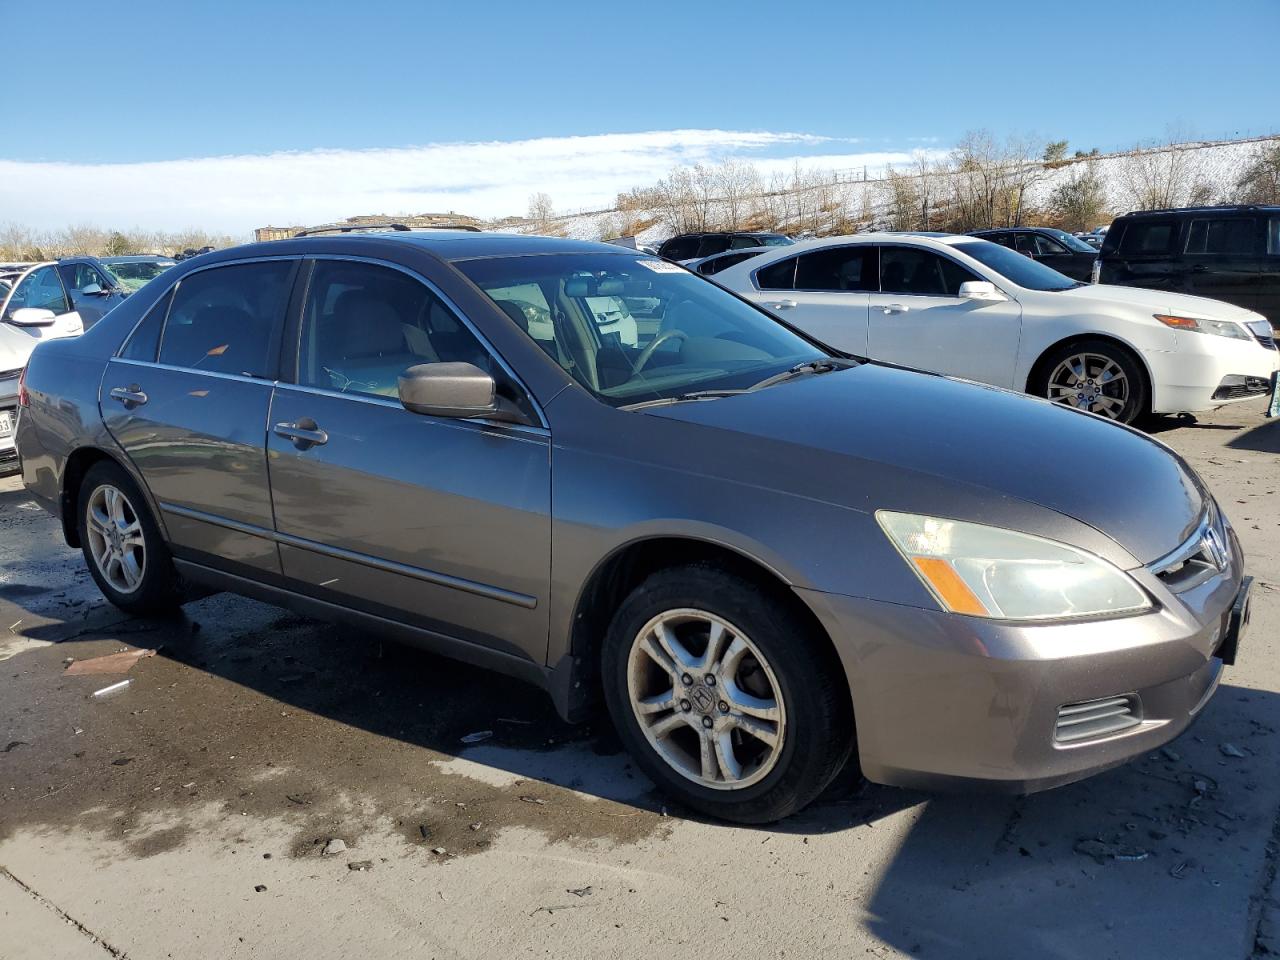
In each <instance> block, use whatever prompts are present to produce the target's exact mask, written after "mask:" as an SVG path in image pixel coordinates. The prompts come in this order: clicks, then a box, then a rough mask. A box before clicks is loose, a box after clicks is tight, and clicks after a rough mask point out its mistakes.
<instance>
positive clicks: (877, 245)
mask: <svg viewBox="0 0 1280 960" xmlns="http://www.w3.org/2000/svg"><path fill="white" fill-rule="evenodd" d="M715 281H716V282H717V283H719V284H721V285H722V286H726V287H728V288H729V289H730V290H733V291H735V292H736V293H738V294H740V295H741V296H743V297H746V298H747V299H749V300H752V301H754V302H756V303H758V304H760V305H761V306H763V307H765V308H766V309H768V310H769V311H771V312H772V313H774V314H776V315H777V316H778V317H781V318H782V319H784V320H786V321H787V322H788V323H791V324H792V325H794V326H796V327H799V328H800V329H801V330H804V331H805V332H807V333H809V334H810V335H811V336H814V337H816V338H817V339H819V340H822V341H824V342H825V343H828V344H830V345H831V346H833V347H835V348H837V349H839V350H843V351H846V352H848V353H851V354H855V355H858V356H863V357H871V358H873V359H876V360H886V361H889V362H891V363H899V364H902V365H904V366H910V367H916V368H919V369H923V370H931V371H936V372H938V373H945V374H950V375H952V376H956V377H963V378H966V379H969V380H976V381H979V382H981V383H989V384H994V385H995V386H999V387H1007V388H1010V389H1013V390H1025V391H1028V392H1030V393H1034V394H1036V395H1038V396H1042V397H1048V398H1049V399H1051V400H1056V401H1059V402H1062V403H1067V404H1070V405H1072V406H1076V407H1080V408H1081V409H1085V410H1090V411H1092V412H1094V413H1098V414H1102V415H1103V416H1107V417H1110V418H1112V419H1114V420H1120V421H1122V422H1124V423H1130V422H1132V421H1133V420H1135V419H1136V418H1137V417H1139V416H1141V415H1142V414H1144V413H1147V412H1153V413H1180V412H1183V411H1196V410H1205V409H1209V408H1212V407H1216V406H1220V405H1222V404H1224V403H1232V402H1234V401H1238V400H1248V399H1252V398H1255V397H1259V396H1262V395H1264V394H1266V393H1267V392H1268V391H1270V390H1272V389H1275V388H1274V386H1273V377H1272V374H1273V373H1274V371H1275V370H1276V369H1277V368H1280V352H1277V349H1276V342H1275V338H1274V335H1273V332H1272V330H1271V326H1270V324H1269V323H1268V322H1267V320H1266V319H1265V318H1264V317H1262V316H1261V315H1260V314H1257V313H1253V312H1251V311H1249V310H1244V309H1241V308H1240V307H1235V306H1231V305H1230V304H1226V303H1221V302H1219V301H1217V300H1207V299H1203V298H1201V297H1191V296H1186V295H1183V294H1176V293H1164V292H1161V291H1156V290H1143V289H1138V288H1135V287H1113V286H1102V285H1090V284H1083V283H1077V282H1075V281H1073V280H1071V279H1070V278H1068V277H1065V276H1063V275H1062V274H1060V273H1058V272H1057V271H1055V270H1052V269H1050V268H1049V267H1046V266H1044V265H1043V264H1040V263H1037V262H1036V261H1034V260H1031V259H1029V258H1028V257H1025V256H1023V255H1022V254H1020V253H1016V252H1015V251H1013V250H1010V249H1009V248H1007V247H1002V246H999V245H997V244H994V243H991V242H989V241H986V240H980V239H977V238H975V237H967V236H956V235H951V234H897V233H881V234H859V235H858V236H849V237H827V238H825V239H821V240H807V241H803V242H801V243H797V244H795V245H793V246H789V247H778V248H777V249H775V250H772V251H770V252H769V253H765V254H761V255H760V256H757V257H753V258H751V259H750V260H747V261H746V262H744V263H740V264H737V265H736V266H732V267H729V268H728V269H726V270H723V271H721V272H720V273H717V274H716V276H715Z"/></svg>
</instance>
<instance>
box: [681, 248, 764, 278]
mask: <svg viewBox="0 0 1280 960" xmlns="http://www.w3.org/2000/svg"><path fill="white" fill-rule="evenodd" d="M768 251H769V248H768V247H747V248H746V249H744V250H726V251H725V252H724V253H715V254H712V255H711V256H709V257H702V258H700V259H698V260H689V261H687V262H686V263H685V266H686V267H688V268H689V269H690V270H692V271H693V272H694V273H700V274H702V275H703V276H704V277H710V276H713V275H715V274H717V273H719V272H720V271H721V270H727V269H728V268H729V267H732V266H736V265H737V264H739V263H741V262H742V261H743V260H750V259H751V258H752V257H758V256H760V254H762V253H767V252H768Z"/></svg>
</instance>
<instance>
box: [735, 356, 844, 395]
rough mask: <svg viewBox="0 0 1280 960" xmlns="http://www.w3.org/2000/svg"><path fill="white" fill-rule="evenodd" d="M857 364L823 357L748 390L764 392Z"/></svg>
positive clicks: (808, 361)
mask: <svg viewBox="0 0 1280 960" xmlns="http://www.w3.org/2000/svg"><path fill="white" fill-rule="evenodd" d="M856 366H857V364H856V363H854V362H853V361H852V360H841V359H839V358H837V357H823V358H822V359H820V360H806V361H805V362H804V363H797V364H796V365H795V366H794V367H792V368H791V369H789V370H783V371H782V372H781V373H775V374H774V375H773V376H771V377H765V378H764V379H763V380H761V381H760V382H759V383H757V384H754V385H752V386H750V387H748V388H747V391H748V392H754V391H756V390H763V389H764V388H765V387H772V386H773V385H774V384H777V383H785V382H786V381H788V380H794V379H795V378H796V377H803V376H804V375H805V374H808V373H813V374H818V373H831V372H832V371H833V370H848V369H849V368H850V367H856Z"/></svg>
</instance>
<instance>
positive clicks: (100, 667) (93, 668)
mask: <svg viewBox="0 0 1280 960" xmlns="http://www.w3.org/2000/svg"><path fill="white" fill-rule="evenodd" d="M155 655H156V652H155V651H154V650H140V649H137V648H130V649H128V650H121V651H120V652H119V653H109V654H107V655H106V656H105V657H91V658H90V659H88V660H76V661H75V662H74V663H72V664H71V665H70V666H69V667H67V669H66V670H64V671H63V674H64V675H66V676H78V675H80V674H97V673H104V674H110V673H128V672H129V671H130V670H132V669H133V665H134V664H135V663H137V662H138V661H139V660H141V659H142V658H143V657H154V656H155Z"/></svg>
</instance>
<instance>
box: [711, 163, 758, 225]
mask: <svg viewBox="0 0 1280 960" xmlns="http://www.w3.org/2000/svg"><path fill="white" fill-rule="evenodd" d="M715 175H716V180H717V192H718V193H719V194H720V199H721V201H722V204H723V208H724V211H723V214H724V215H723V217H722V218H721V219H722V221H723V224H724V227H725V229H726V230H741V229H743V228H744V227H746V226H747V225H748V221H749V220H750V219H751V218H752V216H753V215H754V214H755V212H756V203H755V201H756V199H757V198H758V197H759V195H760V190H761V186H760V174H759V172H758V171H757V170H756V168H755V167H754V166H752V165H751V164H749V163H742V162H740V161H737V160H725V161H724V162H723V163H721V164H720V165H719V166H718V167H716V170H715Z"/></svg>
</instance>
